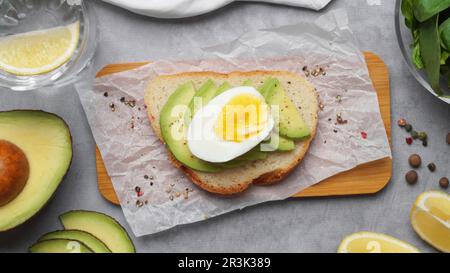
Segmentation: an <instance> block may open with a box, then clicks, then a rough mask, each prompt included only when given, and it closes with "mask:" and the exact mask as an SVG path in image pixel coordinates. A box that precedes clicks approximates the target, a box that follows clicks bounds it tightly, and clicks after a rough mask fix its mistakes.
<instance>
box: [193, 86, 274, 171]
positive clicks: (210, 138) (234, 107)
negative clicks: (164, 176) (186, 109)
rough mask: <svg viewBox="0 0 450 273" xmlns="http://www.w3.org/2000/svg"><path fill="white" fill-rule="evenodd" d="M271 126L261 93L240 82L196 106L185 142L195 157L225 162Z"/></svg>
mask: <svg viewBox="0 0 450 273" xmlns="http://www.w3.org/2000/svg"><path fill="white" fill-rule="evenodd" d="M273 128H274V119H273V117H272V115H271V113H270V109H269V107H268V105H267V104H266V101H265V99H264V97H263V96H262V95H261V94H260V93H259V92H258V91H257V90H256V89H255V88H253V87H248V86H240V87H236V88H232V89H230V90H228V91H225V92H223V93H222V94H220V95H218V96H217V97H215V98H214V99H212V100H211V101H210V102H209V103H208V104H207V105H206V106H204V107H203V108H201V109H200V110H198V112H197V113H196V114H195V115H194V117H193V119H192V121H191V123H190V124H189V128H188V133H187V143H188V147H189V149H190V150H191V152H192V154H193V155H195V156H196V157H198V158H200V159H202V160H205V161H208V162H212V163H224V162H228V161H230V160H233V159H235V158H237V157H239V156H241V155H243V154H245V153H247V152H248V151H250V150H251V149H253V148H254V147H256V146H257V145H259V144H260V143H261V142H262V141H264V140H265V139H266V138H268V137H269V135H270V134H271V132H272V129H273Z"/></svg>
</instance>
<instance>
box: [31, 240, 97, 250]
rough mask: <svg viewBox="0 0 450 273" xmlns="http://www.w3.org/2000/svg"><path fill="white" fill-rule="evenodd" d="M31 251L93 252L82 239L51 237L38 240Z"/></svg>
mask: <svg viewBox="0 0 450 273" xmlns="http://www.w3.org/2000/svg"><path fill="white" fill-rule="evenodd" d="M30 252H31V253H93V252H92V250H91V249H89V248H88V247H87V246H86V245H84V244H83V243H82V242H80V241H76V240H67V239H51V240H46V241H41V242H37V243H36V244H34V245H32V246H31V247H30Z"/></svg>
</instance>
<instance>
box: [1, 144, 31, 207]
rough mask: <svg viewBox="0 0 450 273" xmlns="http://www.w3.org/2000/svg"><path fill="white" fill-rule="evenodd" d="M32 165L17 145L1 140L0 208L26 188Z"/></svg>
mask: <svg viewBox="0 0 450 273" xmlns="http://www.w3.org/2000/svg"><path fill="white" fill-rule="evenodd" d="M29 175H30V165H29V163H28V159H27V157H26V155H25V153H24V152H23V151H22V149H20V148H19V147H17V146H16V145H15V144H13V143H11V142H9V141H6V140H0V207H1V206H4V205H6V204H8V203H9V202H11V201H12V200H14V199H15V198H16V197H17V196H18V195H19V193H20V192H22V190H23V188H24V187H25V185H26V183H27V181H28V177H29Z"/></svg>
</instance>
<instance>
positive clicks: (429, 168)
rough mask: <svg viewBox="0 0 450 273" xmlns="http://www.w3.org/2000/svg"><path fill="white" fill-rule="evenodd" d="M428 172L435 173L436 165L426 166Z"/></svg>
mask: <svg viewBox="0 0 450 273" xmlns="http://www.w3.org/2000/svg"><path fill="white" fill-rule="evenodd" d="M428 170H430V172H434V171H436V164H434V163H430V164H428Z"/></svg>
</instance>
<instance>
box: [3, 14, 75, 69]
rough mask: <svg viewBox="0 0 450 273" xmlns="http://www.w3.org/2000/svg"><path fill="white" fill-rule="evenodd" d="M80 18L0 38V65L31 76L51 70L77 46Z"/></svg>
mask: <svg viewBox="0 0 450 273" xmlns="http://www.w3.org/2000/svg"><path fill="white" fill-rule="evenodd" d="M79 37H80V22H78V21H77V22H75V23H73V24H70V25H66V26H61V27H56V28H50V29H44V30H38V31H31V32H26V33H20V34H16V35H10V36H6V37H3V38H0V69H2V70H4V71H6V72H9V73H11V74H15V75H20V76H31V75H38V74H44V73H47V72H50V71H53V70H55V69H56V68H58V67H60V66H61V65H63V64H65V63H66V62H67V61H69V60H70V58H71V57H72V55H73V53H74V52H75V49H76V48H77V46H78V39H79Z"/></svg>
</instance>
